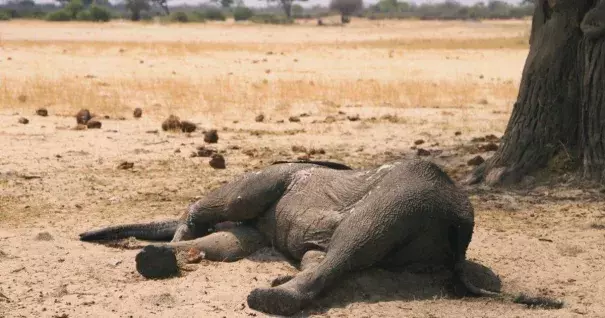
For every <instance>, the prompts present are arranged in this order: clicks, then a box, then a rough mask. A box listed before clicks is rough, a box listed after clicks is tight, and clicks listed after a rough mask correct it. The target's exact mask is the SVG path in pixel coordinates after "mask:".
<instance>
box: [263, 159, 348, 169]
mask: <svg viewBox="0 0 605 318" xmlns="http://www.w3.org/2000/svg"><path fill="white" fill-rule="evenodd" d="M283 163H310V164H314V165H318V166H323V167H326V168H330V169H335V170H353V168H351V167H349V166H347V165H345V164H342V163H338V162H332V161H315V160H291V161H290V160H282V161H275V162H273V163H272V164H271V165H278V164H283Z"/></svg>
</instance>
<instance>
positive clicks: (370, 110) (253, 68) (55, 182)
mask: <svg viewBox="0 0 605 318" xmlns="http://www.w3.org/2000/svg"><path fill="white" fill-rule="evenodd" d="M529 28H530V21H529V20H517V21H505V22H502V21H500V22H496V21H483V22H437V21H435V22H425V21H368V20H362V19H354V20H353V22H352V23H351V24H350V25H347V26H346V27H330V26H326V27H318V26H316V25H315V23H314V21H312V22H305V21H299V22H298V23H297V24H295V25H291V26H268V25H255V24H243V23H242V24H239V23H238V24H235V23H232V22H223V23H205V24H183V25H179V24H155V23H130V22H110V23H106V24H92V23H77V22H71V23H48V22H29V21H11V22H1V23H0V316H2V317H152V316H158V317H248V316H264V314H262V313H260V312H256V311H253V310H251V309H249V308H248V307H247V306H246V296H247V294H248V292H249V291H251V290H252V289H253V288H255V287H260V286H267V285H268V284H269V282H270V281H271V280H272V279H273V278H275V277H276V276H278V275H285V274H290V273H294V272H295V268H294V267H293V266H292V264H290V263H289V262H288V261H287V260H286V259H284V258H283V257H282V256H280V255H279V254H278V253H277V252H275V251H273V250H272V249H270V248H266V249H263V250H261V251H259V252H257V253H255V254H253V255H252V256H250V257H248V258H246V259H243V260H241V261H238V262H233V263H213V262H208V261H204V260H202V261H201V262H200V263H198V264H192V265H190V268H188V269H189V270H187V271H184V272H183V276H184V277H178V278H173V279H168V280H146V279H144V278H143V277H141V276H140V275H139V274H138V273H137V272H136V270H135V262H134V256H135V255H136V253H137V251H138V249H137V248H139V247H141V246H143V245H144V243H143V242H137V241H133V240H128V241H126V242H121V243H120V244H118V246H117V247H116V246H114V247H112V246H105V245H98V244H90V243H83V242H80V241H79V240H78V233H81V232H83V231H86V230H90V229H93V228H98V227H101V226H107V225H110V224H118V223H129V222H137V221H152V220H161V219H166V218H175V217H177V216H178V215H180V214H181V213H182V212H183V211H185V209H186V207H187V206H188V204H189V203H191V202H193V201H195V200H197V199H199V198H200V197H201V196H203V195H204V194H206V193H208V191H210V190H211V189H213V188H216V187H218V186H220V185H221V184H223V183H225V182H228V181H229V180H231V179H232V178H233V177H235V176H237V175H239V174H241V173H243V172H245V171H250V170H254V169H259V168H262V167H264V166H266V165H268V164H270V163H271V162H273V161H276V160H294V159H298V158H311V159H317V160H331V161H338V162H342V163H346V164H348V165H350V166H352V167H355V168H364V167H372V166H377V165H380V164H382V163H385V162H386V161H388V160H392V159H396V158H413V157H417V156H422V157H423V158H424V159H425V160H432V161H433V162H435V163H437V164H439V165H440V166H441V167H443V168H444V170H445V171H447V172H448V174H449V175H450V176H451V177H452V178H453V179H454V180H456V181H460V180H462V179H463V178H464V176H465V175H466V174H468V173H469V172H470V171H471V170H472V168H473V166H472V164H473V163H476V161H477V160H479V159H477V158H475V157H476V156H482V158H484V159H487V158H489V157H490V156H491V155H492V154H493V153H494V151H493V150H494V149H495V148H497V147H498V145H499V138H500V137H501V136H502V134H503V133H504V129H505V127H506V123H507V120H508V117H509V115H510V112H511V110H512V107H513V104H514V101H515V99H516V94H517V90H518V85H519V80H520V77H521V72H522V69H523V64H524V62H525V57H526V56H527V53H528V35H529ZM137 107H138V108H141V109H142V110H143V115H142V117H141V118H133V110H134V109H135V108H137ZM39 108H46V109H47V110H48V116H39V115H37V114H36V110H37V109H39ZM82 108H87V109H89V110H90V111H91V112H92V113H93V114H95V116H96V117H97V118H99V120H100V121H101V122H102V127H101V128H100V129H76V120H75V118H74V115H75V113H76V112H78V111H79V110H80V109H82ZM171 114H174V115H176V116H179V117H180V118H181V119H182V120H188V121H191V122H193V123H195V124H196V125H197V126H198V129H197V130H196V131H194V132H191V133H183V132H166V131H163V130H162V129H161V123H162V121H163V120H164V119H165V118H167V117H168V116H169V115H171ZM260 114H263V115H264V120H263V121H257V120H256V117H257V116H258V115H260ZM21 117H25V118H27V119H28V121H29V123H27V124H22V123H20V122H19V119H20V118H21ZM291 117H295V118H292V120H291ZM297 119H298V120H297ZM210 129H216V130H217V131H218V134H219V140H218V143H214V144H207V143H205V141H204V134H203V132H204V130H210ZM201 146H204V147H205V148H206V149H213V150H216V151H217V152H219V153H220V154H222V155H223V156H224V158H225V160H226V169H214V168H213V167H211V166H210V165H209V158H207V157H200V156H197V155H192V153H195V152H197V151H198V150H197V149H198V148H199V147H201ZM473 158H475V160H471V159H473ZM469 161H471V162H470V163H469ZM123 162H129V163H132V164H133V165H132V166H130V165H128V164H123ZM549 169H551V170H553V171H555V170H557V169H558V167H556V166H553V167H549ZM542 177H543V176H539V175H538V176H534V177H533V178H529V179H528V180H526V181H527V182H525V183H524V184H522V185H521V186H520V188H516V189H514V190H511V189H509V190H506V189H498V188H495V189H492V188H486V187H468V188H466V189H467V190H468V193H469V196H470V197H471V200H472V202H473V205H474V208H475V211H476V228H475V234H474V237H473V240H472V242H471V245H470V247H469V251H468V258H469V259H470V260H471V261H473V262H476V263H479V264H481V265H483V266H486V267H488V268H490V269H491V270H492V271H493V272H494V273H495V274H497V275H498V277H499V279H500V280H501V289H502V290H503V291H505V292H507V293H512V294H516V293H520V292H523V293H527V294H531V295H542V296H548V297H553V298H557V299H562V300H563V301H564V302H565V305H564V307H563V308H562V309H559V310H545V309H529V308H526V307H525V306H523V305H519V304H513V303H511V302H508V301H502V300H498V299H490V298H465V299H457V298H454V297H451V296H449V295H448V293H447V292H446V289H445V287H444V284H442V283H443V281H442V280H440V279H439V278H438V277H436V276H431V275H426V274H410V273H391V272H387V271H384V270H380V269H373V270H369V271H367V272H363V273H359V274H355V275H352V276H351V277H349V278H348V279H345V280H342V281H341V282H339V283H338V284H337V285H336V286H334V287H333V288H331V289H330V290H328V291H327V292H326V293H325V295H324V296H323V297H322V298H321V299H320V300H318V301H316V302H315V303H313V304H312V305H311V306H310V307H309V308H307V309H305V310H304V311H303V312H301V313H300V314H299V316H325V317H605V270H604V266H605V219H604V218H605V209H604V204H603V200H602V198H603V193H602V191H599V189H595V188H594V187H590V188H588V187H587V188H583V187H578V186H577V185H574V186H572V185H570V184H567V183H545V182H542V181H541V180H542ZM564 180H569V178H564Z"/></svg>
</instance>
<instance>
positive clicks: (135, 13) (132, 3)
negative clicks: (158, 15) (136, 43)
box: [126, 0, 151, 21]
mask: <svg viewBox="0 0 605 318" xmlns="http://www.w3.org/2000/svg"><path fill="white" fill-rule="evenodd" d="M150 8H151V5H150V3H149V1H148V0H126V9H127V10H128V11H130V13H131V16H130V19H131V20H132V21H139V20H141V12H143V11H147V10H149V9H150Z"/></svg>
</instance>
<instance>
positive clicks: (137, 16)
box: [130, 10, 141, 21]
mask: <svg viewBox="0 0 605 318" xmlns="http://www.w3.org/2000/svg"><path fill="white" fill-rule="evenodd" d="M130 19H131V20H132V21H139V20H141V11H139V10H132V16H131V17H130Z"/></svg>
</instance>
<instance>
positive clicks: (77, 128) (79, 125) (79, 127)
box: [73, 124, 88, 130]
mask: <svg viewBox="0 0 605 318" xmlns="http://www.w3.org/2000/svg"><path fill="white" fill-rule="evenodd" d="M73 129H74V130H86V129H88V126H86V125H85V124H77V125H76V127H74V128H73Z"/></svg>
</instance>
